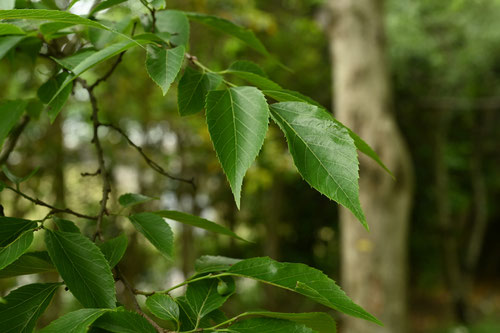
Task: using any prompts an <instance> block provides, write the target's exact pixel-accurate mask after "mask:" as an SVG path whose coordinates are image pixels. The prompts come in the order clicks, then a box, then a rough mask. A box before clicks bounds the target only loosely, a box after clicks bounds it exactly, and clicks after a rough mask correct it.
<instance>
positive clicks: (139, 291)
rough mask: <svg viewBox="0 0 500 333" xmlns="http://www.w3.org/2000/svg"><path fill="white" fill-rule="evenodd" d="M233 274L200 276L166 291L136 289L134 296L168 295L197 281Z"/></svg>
mask: <svg viewBox="0 0 500 333" xmlns="http://www.w3.org/2000/svg"><path fill="white" fill-rule="evenodd" d="M230 275H232V274H228V273H219V274H215V275H214V274H208V275H204V276H200V277H198V278H194V279H192V278H191V279H187V280H186V281H184V282H182V283H179V284H176V285H175V286H173V287H170V288H168V289H165V290H159V291H141V290H137V289H134V294H136V295H144V296H151V295H153V294H168V293H170V292H171V291H172V290H175V289H178V288H180V287H182V286H185V285H186V284H190V283H193V282H197V281H201V280H208V279H217V278H220V277H222V276H230Z"/></svg>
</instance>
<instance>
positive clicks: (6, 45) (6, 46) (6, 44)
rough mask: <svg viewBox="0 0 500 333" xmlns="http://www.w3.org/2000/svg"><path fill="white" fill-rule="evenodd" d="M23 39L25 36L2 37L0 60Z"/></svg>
mask: <svg viewBox="0 0 500 333" xmlns="http://www.w3.org/2000/svg"><path fill="white" fill-rule="evenodd" d="M0 12H1V11H0ZM23 39H24V36H4V37H0V60H2V58H3V57H4V56H5V55H6V54H7V52H9V51H10V50H12V49H13V48H14V47H15V46H16V45H17V44H18V43H19V42H20V41H22V40H23Z"/></svg>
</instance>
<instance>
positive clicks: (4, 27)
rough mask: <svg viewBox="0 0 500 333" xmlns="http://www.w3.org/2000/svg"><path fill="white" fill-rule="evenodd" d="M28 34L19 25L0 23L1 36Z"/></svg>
mask: <svg viewBox="0 0 500 333" xmlns="http://www.w3.org/2000/svg"><path fill="white" fill-rule="evenodd" d="M25 34H26V32H25V31H24V30H23V29H21V28H19V27H18V26H17V25H14V24H10V23H0V36H5V35H25Z"/></svg>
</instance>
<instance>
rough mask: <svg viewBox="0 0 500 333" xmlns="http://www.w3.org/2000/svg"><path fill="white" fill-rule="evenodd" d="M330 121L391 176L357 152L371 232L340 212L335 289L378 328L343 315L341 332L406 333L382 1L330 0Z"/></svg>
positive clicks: (403, 226)
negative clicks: (333, 119) (337, 122)
mask: <svg viewBox="0 0 500 333" xmlns="http://www.w3.org/2000/svg"><path fill="white" fill-rule="evenodd" d="M329 5H330V9H331V13H332V17H331V18H332V20H331V22H332V24H331V26H330V27H329V30H330V33H331V55H332V63H333V81H334V93H335V102H334V110H335V114H336V116H337V118H338V119H339V120H340V121H341V122H343V123H344V124H345V125H346V126H348V127H350V128H351V129H352V130H353V131H354V132H356V133H357V134H359V135H360V137H362V138H363V139H364V140H365V141H366V142H367V143H368V144H370V145H371V146H372V147H373V149H374V150H375V151H376V152H377V153H378V154H379V156H380V157H381V159H382V161H384V163H385V164H386V165H387V166H388V167H389V169H390V170H391V171H392V172H393V173H394V175H395V177H396V180H394V179H392V178H391V177H390V176H389V175H388V174H387V173H385V172H384V170H382V168H381V167H380V166H378V165H377V164H376V163H375V162H373V161H372V160H370V159H369V158H367V157H366V156H363V155H360V181H359V186H360V199H361V205H362V207H363V209H364V212H365V215H366V217H367V220H368V223H369V225H370V227H371V231H370V232H367V231H366V230H365V229H363V227H362V226H361V224H360V223H359V222H358V221H357V220H356V218H355V217H354V216H353V215H352V214H351V213H350V212H349V211H347V210H346V209H341V211H340V220H341V256H342V257H341V262H342V267H341V274H342V287H343V288H344V289H345V291H346V293H347V294H348V295H349V296H350V297H351V298H352V299H353V300H354V301H355V302H357V303H358V304H360V305H361V306H362V307H364V308H365V309H366V310H368V311H369V312H370V313H372V314H374V315H375V316H376V317H378V318H379V319H380V320H381V321H382V322H383V323H384V326H383V327H379V326H377V325H374V324H371V323H369V322H367V321H364V320H361V319H356V318H345V320H344V322H343V325H342V328H343V329H342V332H348V333H358V332H359V333H366V332H371V333H382V332H383V333H400V332H406V331H407V329H406V275H407V274H406V271H407V267H406V263H407V229H408V220H409V213H410V209H411V197H412V180H413V179H412V175H413V173H412V167H411V160H410V155H409V152H408V149H407V147H406V145H405V142H404V140H403V138H402V136H401V133H400V132H399V130H398V128H397V124H396V121H395V119H394V115H393V114H392V113H391V94H390V84H389V75H388V70H387V64H386V59H385V57H386V55H385V36H384V22H383V1H382V0H330V1H329Z"/></svg>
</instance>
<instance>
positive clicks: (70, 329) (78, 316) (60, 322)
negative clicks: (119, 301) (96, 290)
mask: <svg viewBox="0 0 500 333" xmlns="http://www.w3.org/2000/svg"><path fill="white" fill-rule="evenodd" d="M109 311H111V310H110V309H80V310H76V311H73V312H70V313H67V314H65V315H64V316H62V317H60V318H58V319H56V320H54V321H53V322H51V323H50V324H49V325H48V326H46V327H44V328H43V329H42V330H40V331H39V333H61V332H64V333H86V332H87V330H88V328H89V326H90V325H92V323H93V322H94V321H96V320H97V319H98V318H99V317H101V316H102V315H103V314H105V313H106V312H109Z"/></svg>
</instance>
